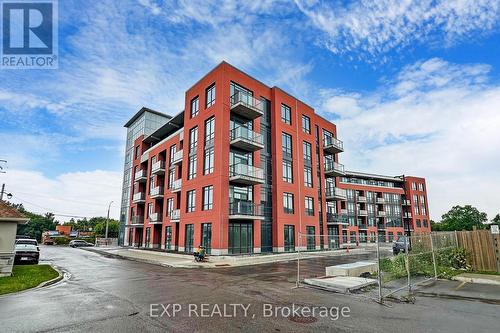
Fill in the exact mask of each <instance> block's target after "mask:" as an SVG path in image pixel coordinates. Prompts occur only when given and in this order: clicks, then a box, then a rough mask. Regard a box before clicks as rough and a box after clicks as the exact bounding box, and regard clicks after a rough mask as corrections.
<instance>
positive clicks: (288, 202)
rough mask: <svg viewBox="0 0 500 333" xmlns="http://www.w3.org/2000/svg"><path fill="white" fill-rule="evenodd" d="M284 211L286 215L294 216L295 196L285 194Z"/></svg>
mask: <svg viewBox="0 0 500 333" xmlns="http://www.w3.org/2000/svg"><path fill="white" fill-rule="evenodd" d="M283 211H284V212H285V214H293V194H292V193H287V192H285V193H283Z"/></svg>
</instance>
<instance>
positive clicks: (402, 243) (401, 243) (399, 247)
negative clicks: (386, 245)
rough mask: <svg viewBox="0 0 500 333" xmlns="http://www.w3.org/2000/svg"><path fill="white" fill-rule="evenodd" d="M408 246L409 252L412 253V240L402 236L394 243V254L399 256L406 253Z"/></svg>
mask: <svg viewBox="0 0 500 333" xmlns="http://www.w3.org/2000/svg"><path fill="white" fill-rule="evenodd" d="M407 244H408V252H410V251H411V242H410V238H408V237H407V236H400V237H399V238H398V239H397V240H396V241H394V243H392V253H394V255H397V254H398V253H399V252H405V251H406V246H407Z"/></svg>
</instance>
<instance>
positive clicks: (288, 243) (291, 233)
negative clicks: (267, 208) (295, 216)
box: [284, 225, 295, 252]
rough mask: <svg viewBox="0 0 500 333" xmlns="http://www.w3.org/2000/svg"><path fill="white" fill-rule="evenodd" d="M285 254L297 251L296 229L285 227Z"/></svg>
mask: <svg viewBox="0 0 500 333" xmlns="http://www.w3.org/2000/svg"><path fill="white" fill-rule="evenodd" d="M284 250H285V252H292V251H295V227H294V226H293V225H285V249H284Z"/></svg>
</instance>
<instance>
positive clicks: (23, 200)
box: [12, 195, 88, 218]
mask: <svg viewBox="0 0 500 333" xmlns="http://www.w3.org/2000/svg"><path fill="white" fill-rule="evenodd" d="M12 196H13V197H15V198H16V199H18V200H19V201H22V202H25V203H27V204H30V205H33V206H35V207H38V208H41V209H43V210H45V211H46V213H51V214H53V215H56V216H63V217H76V218H88V216H80V215H74V214H67V213H55V212H52V209H48V208H47V207H42V206H40V205H37V204H35V203H33V202H30V201H28V200H26V199H23V198H21V197H19V196H18V195H12ZM39 214H43V213H39Z"/></svg>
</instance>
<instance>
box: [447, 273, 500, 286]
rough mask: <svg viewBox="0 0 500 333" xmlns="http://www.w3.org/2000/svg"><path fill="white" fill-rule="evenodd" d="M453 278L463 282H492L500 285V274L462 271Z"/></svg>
mask: <svg viewBox="0 0 500 333" xmlns="http://www.w3.org/2000/svg"><path fill="white" fill-rule="evenodd" d="M452 279H453V280H456V281H462V282H469V283H480V284H492V285H498V286H500V275H488V274H474V273H462V274H459V275H456V276H454V277H453V278H452Z"/></svg>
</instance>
